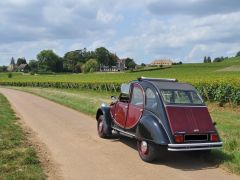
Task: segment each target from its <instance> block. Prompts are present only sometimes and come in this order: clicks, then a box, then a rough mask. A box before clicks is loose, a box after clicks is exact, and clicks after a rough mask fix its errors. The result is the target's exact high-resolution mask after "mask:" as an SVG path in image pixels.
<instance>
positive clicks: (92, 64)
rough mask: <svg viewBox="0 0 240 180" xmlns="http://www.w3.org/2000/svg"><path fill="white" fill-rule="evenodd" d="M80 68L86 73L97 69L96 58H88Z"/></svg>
mask: <svg viewBox="0 0 240 180" xmlns="http://www.w3.org/2000/svg"><path fill="white" fill-rule="evenodd" d="M82 68H83V72H84V73H88V72H95V71H98V68H99V66H98V62H97V60H96V59H89V60H88V61H87V62H86V63H85V64H84V65H83V66H82Z"/></svg>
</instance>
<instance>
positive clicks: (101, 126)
mask: <svg viewBox="0 0 240 180" xmlns="http://www.w3.org/2000/svg"><path fill="white" fill-rule="evenodd" d="M98 130H99V132H102V131H103V122H102V121H100V122H99V124H98Z"/></svg>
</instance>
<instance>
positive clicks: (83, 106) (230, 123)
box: [14, 87, 240, 174]
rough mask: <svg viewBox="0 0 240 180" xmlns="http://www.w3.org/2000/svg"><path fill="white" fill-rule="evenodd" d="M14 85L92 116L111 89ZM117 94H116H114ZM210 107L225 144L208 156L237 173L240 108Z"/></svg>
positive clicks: (107, 98)
mask: <svg viewBox="0 0 240 180" xmlns="http://www.w3.org/2000/svg"><path fill="white" fill-rule="evenodd" d="M14 89H18V90H23V91H27V92H31V93H33V94H36V95H39V96H42V97H45V98H47V99H50V100H53V101H55V102H58V103H60V104H63V105H65V106H68V107H71V108H73V109H76V110H78V111H81V112H84V113H86V114H89V115H91V116H94V115H95V113H96V110H97V108H98V107H99V105H100V104H101V103H102V102H110V101H111V100H110V95H111V94H110V93H100V92H95V91H83V90H69V89H53V88H30V87H14ZM114 95H116V94H114ZM209 110H210V113H211V116H212V117H213V119H214V121H216V122H217V128H218V131H219V133H220V135H221V138H222V141H223V143H224V146H223V148H222V150H214V151H212V152H211V154H210V155H209V157H208V156H207V157H205V158H207V159H208V160H209V161H213V162H214V163H215V164H217V165H220V166H222V167H223V168H226V169H227V170H228V171H230V172H233V173H236V174H240V139H239V137H240V111H239V107H238V108H235V109H232V108H222V107H218V106H217V105H216V104H213V103H210V104H209Z"/></svg>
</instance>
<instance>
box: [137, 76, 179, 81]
mask: <svg viewBox="0 0 240 180" xmlns="http://www.w3.org/2000/svg"><path fill="white" fill-rule="evenodd" d="M138 80H139V81H143V80H150V81H166V82H177V81H178V80H177V79H170V78H149V77H143V76H142V77H140V78H138Z"/></svg>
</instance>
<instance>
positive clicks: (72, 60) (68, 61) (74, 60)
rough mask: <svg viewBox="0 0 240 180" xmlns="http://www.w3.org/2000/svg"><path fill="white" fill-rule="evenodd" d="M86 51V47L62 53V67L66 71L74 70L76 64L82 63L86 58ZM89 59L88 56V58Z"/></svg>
mask: <svg viewBox="0 0 240 180" xmlns="http://www.w3.org/2000/svg"><path fill="white" fill-rule="evenodd" d="M87 58H88V53H87V50H86V48H84V49H80V50H75V51H70V52H67V53H66V54H65V55H64V69H65V70H66V71H71V72H76V71H77V70H76V68H75V67H76V65H77V64H78V63H80V64H83V63H85V62H86V61H87V60H88V59H87ZM89 59H90V58H89Z"/></svg>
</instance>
